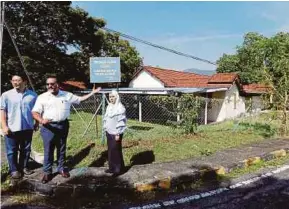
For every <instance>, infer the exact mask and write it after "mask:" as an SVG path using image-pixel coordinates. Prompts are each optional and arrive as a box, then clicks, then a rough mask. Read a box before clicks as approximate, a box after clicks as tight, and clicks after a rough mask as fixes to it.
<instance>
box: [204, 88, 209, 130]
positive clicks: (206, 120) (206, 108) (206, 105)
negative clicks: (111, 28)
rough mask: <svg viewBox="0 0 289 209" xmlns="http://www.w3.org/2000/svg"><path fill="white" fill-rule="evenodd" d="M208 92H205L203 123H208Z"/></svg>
mask: <svg viewBox="0 0 289 209" xmlns="http://www.w3.org/2000/svg"><path fill="white" fill-rule="evenodd" d="M208 100H209V98H208V93H206V100H205V101H206V103H205V125H206V124H207V123H208Z"/></svg>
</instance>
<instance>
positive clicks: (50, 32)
mask: <svg viewBox="0 0 289 209" xmlns="http://www.w3.org/2000/svg"><path fill="white" fill-rule="evenodd" d="M5 21H6V23H7V24H8V26H9V28H10V29H11V31H12V34H13V35H14V39H15V41H16V43H17V45H18V48H19V50H20V53H21V54H22V56H23V58H24V63H25V66H26V68H27V70H28V71H29V73H30V76H31V77H32V80H33V83H34V85H35V87H36V89H44V86H43V84H44V79H45V75H46V74H51V73H55V74H57V75H58V77H59V80H60V81H61V80H68V79H71V80H74V79H75V80H80V81H84V82H89V70H88V69H89V67H88V64H89V62H88V60H89V57H91V56H106V55H108V54H112V53H110V52H109V48H114V49H115V51H116V52H115V53H114V54H115V55H120V57H121V62H122V67H123V68H122V72H123V75H122V77H123V79H124V81H125V82H127V81H128V80H129V79H130V78H131V75H132V72H134V71H135V69H136V68H137V67H138V66H140V65H141V59H140V57H139V54H138V52H137V51H136V49H135V48H133V47H131V46H130V44H129V43H128V42H127V41H124V40H121V39H120V38H118V39H114V40H113V41H110V39H109V38H107V36H108V37H110V36H115V35H112V34H109V33H103V32H102V30H101V29H100V28H102V27H104V26H105V24H106V23H105V21H104V20H103V19H100V18H94V17H90V16H89V15H88V13H87V12H85V11H84V10H82V9H80V8H72V7H71V2H6V3H5ZM68 46H71V47H74V48H76V49H77V52H75V53H72V54H67V49H68ZM2 51H3V58H2V63H1V64H2V72H1V74H2V75H1V76H2V85H3V84H4V85H3V87H4V88H2V90H6V89H7V88H8V87H9V75H11V74H13V73H15V72H16V71H22V70H23V69H22V66H21V64H20V61H19V58H18V57H17V54H16V51H15V49H14V46H13V45H12V42H11V39H10V37H9V34H8V33H7V30H4V39H3V50H2Z"/></svg>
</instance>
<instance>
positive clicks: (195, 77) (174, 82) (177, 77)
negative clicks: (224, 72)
mask: <svg viewBox="0 0 289 209" xmlns="http://www.w3.org/2000/svg"><path fill="white" fill-rule="evenodd" d="M144 70H145V71H147V72H148V73H150V74H151V75H152V76H154V77H156V78H158V79H159V80H160V81H161V82H163V83H164V85H165V87H196V86H200V87H205V86H206V83H207V81H208V79H209V78H210V76H206V75H199V74H195V73H189V72H182V71H176V70H170V69H163V68H156V67H151V66H144Z"/></svg>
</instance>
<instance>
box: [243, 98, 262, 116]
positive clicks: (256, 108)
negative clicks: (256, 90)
mask: <svg viewBox="0 0 289 209" xmlns="http://www.w3.org/2000/svg"><path fill="white" fill-rule="evenodd" d="M250 98H251V99H252V101H251V102H252V112H253V113H255V112H260V111H261V110H262V109H264V103H263V101H262V97H261V96H252V97H247V100H250ZM246 108H248V107H246Z"/></svg>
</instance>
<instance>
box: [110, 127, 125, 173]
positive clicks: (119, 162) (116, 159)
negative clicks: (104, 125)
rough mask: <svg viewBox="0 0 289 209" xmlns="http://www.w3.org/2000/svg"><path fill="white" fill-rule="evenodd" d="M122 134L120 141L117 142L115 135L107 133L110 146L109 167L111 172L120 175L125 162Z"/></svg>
mask: <svg viewBox="0 0 289 209" xmlns="http://www.w3.org/2000/svg"><path fill="white" fill-rule="evenodd" d="M122 136H123V135H122V134H121V135H120V136H119V137H120V140H119V141H115V135H112V134H109V133H107V132H106V138H107V146H108V165H109V170H111V171H112V172H113V173H120V172H121V171H123V169H124V161H123V156H122V145H121V142H122Z"/></svg>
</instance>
